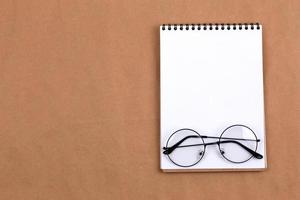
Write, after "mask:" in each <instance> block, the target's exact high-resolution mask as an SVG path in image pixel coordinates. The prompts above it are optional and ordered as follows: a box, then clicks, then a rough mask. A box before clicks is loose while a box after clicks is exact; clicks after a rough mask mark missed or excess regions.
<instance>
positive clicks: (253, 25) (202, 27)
mask: <svg viewBox="0 0 300 200" xmlns="http://www.w3.org/2000/svg"><path fill="white" fill-rule="evenodd" d="M260 28H261V27H260V24H259V23H234V24H223V23H221V24H219V23H217V24H211V23H209V24H163V25H162V26H161V29H162V30H163V31H165V30H166V31H171V30H174V31H176V30H179V31H182V30H187V31H188V30H193V31H194V30H204V31H206V30H254V29H256V30H259V29H260Z"/></svg>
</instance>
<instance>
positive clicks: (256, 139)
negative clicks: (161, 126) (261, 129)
mask: <svg viewBox="0 0 300 200" xmlns="http://www.w3.org/2000/svg"><path fill="white" fill-rule="evenodd" d="M236 126H241V127H244V128H247V129H249V130H250V131H251V132H252V133H253V135H254V136H255V139H243V138H222V135H223V134H224V133H225V132H226V131H227V130H228V129H230V128H232V127H236ZM183 130H188V131H192V132H194V133H195V134H197V136H196V135H189V136H186V137H185V138H183V139H181V140H179V141H178V142H176V143H175V144H174V145H172V146H170V147H167V146H168V143H169V141H170V139H171V138H172V136H173V135H174V134H176V133H177V132H179V131H183ZM191 136H196V137H197V138H199V137H200V138H201V140H202V142H203V144H193V145H184V146H179V145H180V144H181V143H182V142H184V141H185V140H186V139H188V138H195V137H191ZM203 138H208V139H219V140H218V141H217V142H209V143H205V141H204V139H203ZM221 139H234V140H226V141H221ZM235 140H244V141H255V142H256V147H255V150H252V149H250V148H248V147H246V146H245V145H243V144H242V143H240V142H238V141H235ZM260 141H261V140H260V139H258V138H257V135H256V134H255V132H254V131H253V130H252V129H251V128H250V127H248V126H246V125H243V124H234V125H231V126H228V127H227V128H225V129H224V130H223V132H222V133H221V135H220V137H215V136H207V135H200V134H199V133H198V132H197V131H195V130H194V129H190V128H181V129H178V130H176V131H175V132H173V133H172V134H171V135H170V137H169V138H168V140H167V143H166V147H163V150H164V151H163V154H165V155H167V156H168V158H169V160H170V161H171V162H172V163H173V164H175V165H177V166H179V167H192V166H194V165H196V164H198V163H199V162H200V161H201V160H202V158H203V156H204V154H205V151H206V146H208V145H215V144H217V145H218V147H219V151H220V154H221V155H222V157H223V158H225V159H226V160H227V161H229V162H231V163H235V164H241V163H245V162H247V161H249V160H250V159H251V158H253V157H255V158H257V159H262V158H263V155H261V154H259V153H258V152H257V148H258V142H260ZM220 143H235V144H238V145H239V146H240V147H242V148H244V149H245V150H246V151H248V152H249V153H250V154H251V156H250V157H249V158H248V159H246V160H244V161H241V162H238V161H232V160H230V159H228V158H226V157H225V156H224V151H223V150H222V149H221V147H220ZM202 145H203V146H204V149H203V151H202V154H201V158H200V159H199V160H198V161H197V162H195V163H193V164H191V165H180V164H178V163H176V162H175V161H173V160H172V159H171V158H170V156H169V154H171V153H172V152H173V151H174V150H175V149H176V148H178V147H189V146H202ZM174 146H175V147H174ZM170 148H171V149H170ZM222 152H223V153H222Z"/></svg>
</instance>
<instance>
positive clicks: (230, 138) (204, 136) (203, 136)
mask: <svg viewBox="0 0 300 200" xmlns="http://www.w3.org/2000/svg"><path fill="white" fill-rule="evenodd" d="M201 137H202V138H213V139H219V138H220V137H213V136H206V135H201ZM221 139H229V140H243V141H255V142H256V141H257V142H260V139H244V138H232V137H222V138H221Z"/></svg>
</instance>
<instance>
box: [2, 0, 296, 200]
mask: <svg viewBox="0 0 300 200" xmlns="http://www.w3.org/2000/svg"><path fill="white" fill-rule="evenodd" d="M257 21H258V22H260V23H262V24H263V26H264V72H265V104H266V125H267V139H268V140H267V147H268V148H267V152H268V164H269V168H268V169H267V171H265V172H229V173H228V172H220V173H177V174H174V173H172V174H166V173H162V172H161V171H160V169H159V25H160V24H162V23H209V22H213V23H222V22H229V23H233V22H257ZM299 35H300V3H299V1H296V0H295V1H291V0H290V1H287V0H282V1H271V0H269V1H258V0H257V1H253V0H252V1H251V0H249V1H240V0H235V1H234V0H231V1H221V0H214V1H212V0H211V1H204V0H201V1H200V0H176V1H170V0H162V1H156V0H148V1H142V0H136V1H125V0H124V1H121V0H120V1H112V0H106V1H104V0H89V1H87V0H81V1H79V0H56V1H40V0H32V1H24V0H23V1H21V0H14V1H13V0H1V1H0V198H1V199H4V200H6V199H13V200H14V199H26V200H27V199H28V200H29V199H30V200H33V199H55V200H60V199H63V200H66V199H72V200H76V199H78V200H79V199H80V200H81V199H221V198H222V199H244V200H247V199H299V198H300V196H299V187H300V184H299V180H300V161H299V152H300V123H299V118H300V94H299V92H300V83H299V80H300V78H299V75H300V40H299Z"/></svg>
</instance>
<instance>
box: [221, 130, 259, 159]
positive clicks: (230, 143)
mask: <svg viewBox="0 0 300 200" xmlns="http://www.w3.org/2000/svg"><path fill="white" fill-rule="evenodd" d="M226 141H227V142H226ZM219 142H220V143H219V149H220V152H221V154H222V156H223V157H224V158H225V159H227V160H228V161H230V162H233V163H243V162H246V161H248V160H249V159H251V158H252V155H251V154H250V153H249V152H248V151H246V150H245V149H244V148H243V147H242V146H241V145H239V143H240V144H242V145H244V146H246V147H247V148H249V149H252V150H253V151H256V150H257V143H258V141H257V137H256V135H255V133H254V132H253V131H252V130H251V129H250V128H249V127H247V126H244V125H233V126H230V127H228V128H226V129H225V130H224V131H223V133H222V134H221V136H220V139H219Z"/></svg>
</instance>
